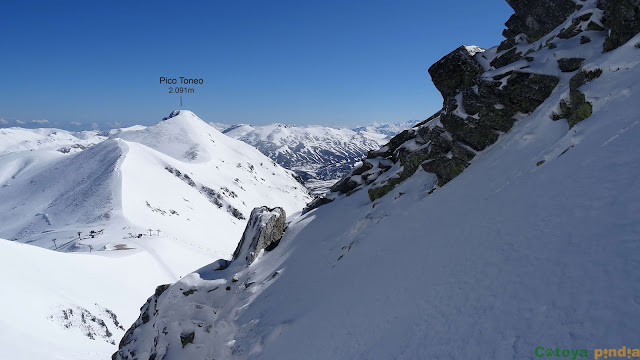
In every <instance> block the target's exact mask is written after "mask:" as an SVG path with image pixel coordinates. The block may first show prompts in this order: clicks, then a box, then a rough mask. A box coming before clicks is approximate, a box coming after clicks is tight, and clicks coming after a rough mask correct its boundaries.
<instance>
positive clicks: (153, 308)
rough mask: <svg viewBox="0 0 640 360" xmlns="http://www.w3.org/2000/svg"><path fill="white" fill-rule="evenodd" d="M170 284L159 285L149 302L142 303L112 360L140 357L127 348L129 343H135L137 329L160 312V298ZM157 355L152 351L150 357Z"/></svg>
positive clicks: (129, 359)
mask: <svg viewBox="0 0 640 360" xmlns="http://www.w3.org/2000/svg"><path fill="white" fill-rule="evenodd" d="M169 286H170V285H169V284H166V285H160V286H158V287H157V288H156V291H155V293H154V294H153V295H151V297H150V298H149V299H147V302H146V303H145V304H144V305H142V307H141V308H140V316H139V317H138V319H137V320H136V321H135V322H134V323H133V325H131V327H130V328H129V330H127V332H126V333H125V334H124V336H123V337H122V339H121V340H120V344H119V345H118V349H119V350H118V351H117V352H115V353H114V354H113V355H112V356H111V359H112V360H135V359H138V357H136V353H135V352H132V351H128V350H126V347H127V346H128V345H129V344H131V343H134V342H135V341H136V336H135V332H136V329H138V328H139V327H141V326H143V325H144V324H146V323H148V322H149V321H150V320H151V318H152V317H153V316H155V315H156V314H157V313H158V299H159V298H160V296H161V295H162V294H163V293H164V292H165V291H166V290H167V289H168V288H169ZM156 356H157V354H156V353H155V352H153V351H152V355H151V357H149V358H150V359H151V358H153V359H155V358H156Z"/></svg>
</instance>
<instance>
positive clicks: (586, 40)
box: [580, 36, 591, 44]
mask: <svg viewBox="0 0 640 360" xmlns="http://www.w3.org/2000/svg"><path fill="white" fill-rule="evenodd" d="M590 42H591V38H590V37H588V36H581V37H580V44H586V43H590Z"/></svg>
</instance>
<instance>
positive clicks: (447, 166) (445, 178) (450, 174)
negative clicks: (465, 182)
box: [422, 156, 469, 186]
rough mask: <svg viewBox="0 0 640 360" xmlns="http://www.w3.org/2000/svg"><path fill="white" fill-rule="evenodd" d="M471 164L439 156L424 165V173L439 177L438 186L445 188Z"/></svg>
mask: <svg viewBox="0 0 640 360" xmlns="http://www.w3.org/2000/svg"><path fill="white" fill-rule="evenodd" d="M467 166H469V163H468V162H466V161H463V160H461V159H457V158H451V159H449V158H448V157H446V156H439V157H437V158H435V159H432V160H429V161H426V162H424V163H423V164H422V168H423V169H424V171H427V172H430V173H434V174H437V175H438V186H444V185H445V184H446V183H448V182H449V181H451V180H453V178H455V177H456V176H458V175H460V173H462V172H463V171H464V169H466V168H467Z"/></svg>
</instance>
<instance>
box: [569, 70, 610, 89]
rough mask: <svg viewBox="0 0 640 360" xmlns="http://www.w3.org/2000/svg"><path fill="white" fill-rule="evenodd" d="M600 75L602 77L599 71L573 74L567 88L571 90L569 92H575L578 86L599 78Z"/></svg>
mask: <svg viewBox="0 0 640 360" xmlns="http://www.w3.org/2000/svg"><path fill="white" fill-rule="evenodd" d="M600 75H602V70H601V69H595V70H592V71H585V70H583V71H580V72H579V73H577V74H575V75H574V76H573V77H572V78H571V80H569V87H570V88H571V90H577V89H578V88H579V87H580V86H582V85H584V84H587V83H589V82H591V81H592V80H595V79H597V78H599V77H600Z"/></svg>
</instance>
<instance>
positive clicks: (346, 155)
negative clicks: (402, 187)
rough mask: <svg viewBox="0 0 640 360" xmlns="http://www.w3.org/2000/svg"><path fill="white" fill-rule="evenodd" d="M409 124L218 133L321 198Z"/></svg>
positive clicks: (240, 127)
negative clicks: (261, 156)
mask: <svg viewBox="0 0 640 360" xmlns="http://www.w3.org/2000/svg"><path fill="white" fill-rule="evenodd" d="M413 124H414V122H406V123H396V124H372V125H370V126H365V127H359V128H355V129H347V128H332V127H326V126H294V125H283V124H271V125H265V126H252V125H244V124H241V125H233V126H230V127H227V128H226V129H224V130H222V132H223V133H224V134H225V135H228V136H230V137H232V138H234V139H238V140H242V141H244V142H246V143H247V144H250V145H252V146H254V147H255V148H257V149H258V150H260V151H261V152H262V153H263V154H265V155H267V156H268V157H270V158H271V159H272V160H274V161H276V162H277V163H278V164H280V165H281V166H283V167H285V168H287V169H290V170H293V171H295V172H296V174H298V175H299V176H300V177H301V178H302V179H303V181H304V182H305V185H306V186H307V187H308V188H309V189H310V190H311V191H312V192H313V193H314V194H318V195H321V194H324V193H325V192H326V191H327V190H328V188H329V187H330V186H331V185H333V183H335V182H336V181H337V180H339V179H340V178H342V177H343V176H344V175H346V174H347V173H348V172H349V171H351V169H352V168H353V166H354V165H355V164H356V163H357V162H358V161H360V160H362V158H363V157H365V156H366V155H367V152H369V151H370V150H374V149H378V148H379V147H380V146H382V145H383V144H385V143H386V142H387V141H389V139H390V138H391V137H392V136H394V135H396V134H397V133H399V132H400V131H402V130H403V129H405V128H406V127H410V126H411V125H413ZM212 126H219V124H212Z"/></svg>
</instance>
